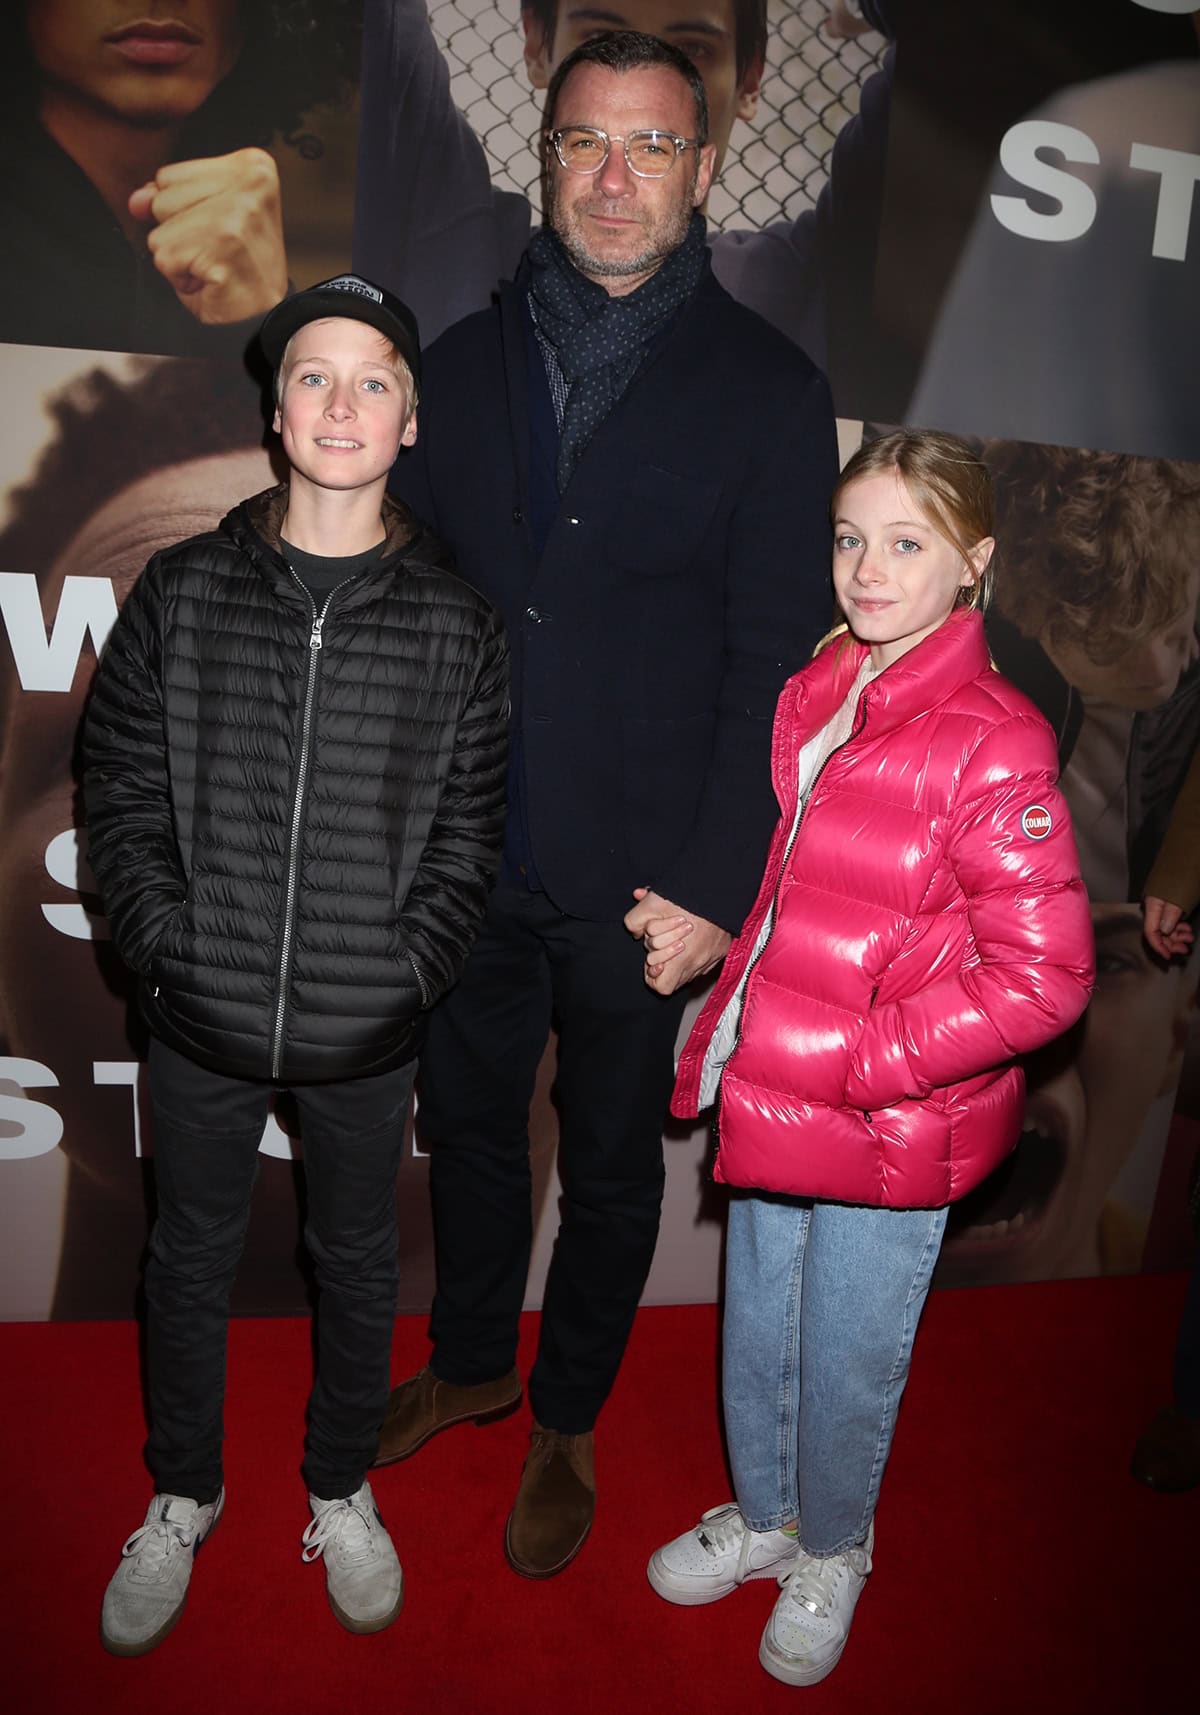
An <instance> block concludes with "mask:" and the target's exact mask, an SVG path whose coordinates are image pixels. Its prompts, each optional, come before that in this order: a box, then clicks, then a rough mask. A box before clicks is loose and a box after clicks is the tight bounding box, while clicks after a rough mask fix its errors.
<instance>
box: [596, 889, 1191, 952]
mask: <svg viewBox="0 0 1200 1715" xmlns="http://www.w3.org/2000/svg"><path fill="white" fill-rule="evenodd" d="M626 921H628V919H626ZM1142 933H1143V934H1144V935H1145V937H1146V939H1147V941H1149V943H1150V945H1151V946H1152V947H1153V948H1154V951H1155V952H1156V953H1157V954H1158V956H1159V958H1160V959H1178V958H1182V957H1183V955H1184V954H1185V953H1186V952H1187V951H1188V949H1189V947H1190V946H1191V944H1192V942H1193V941H1194V940H1195V938H1196V937H1195V935H1194V933H1193V931H1192V926H1191V924H1190V923H1185V922H1183V912H1182V911H1181V910H1180V908H1179V906H1178V905H1172V903H1171V901H1170V900H1169V899H1156V898H1154V897H1153V895H1150V894H1148V895H1147V896H1146V898H1145V899H1144V900H1143V901H1142Z"/></svg>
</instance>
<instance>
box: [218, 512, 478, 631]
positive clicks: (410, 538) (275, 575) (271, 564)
mask: <svg viewBox="0 0 1200 1715" xmlns="http://www.w3.org/2000/svg"><path fill="white" fill-rule="evenodd" d="M287 502H288V487H287V484H286V483H280V484H279V486H278V487H277V488H267V489H264V490H263V492H262V493H261V494H255V495H251V497H250V499H249V500H243V501H242V502H241V503H240V505H238V506H235V507H234V508H233V510H232V512H230V513H229V514H228V515H227V516H226V517H225V518H224V519H223V520H222V522H221V528H222V530H223V531H224V532H225V533H226V534H227V535H228V536H231V537H232V538H233V540H234V541H235V542H236V543H237V545H238V547H239V548H240V549H241V550H242V552H243V553H244V554H246V555H248V556H249V558H250V559H251V560H253V561H254V564H255V565H256V566H257V567H258V570H259V571H260V572H261V574H262V576H263V577H264V578H265V579H266V580H267V582H268V584H270V586H271V588H272V589H273V590H274V591H275V593H276V594H277V595H280V596H282V597H283V598H284V599H286V600H287V602H288V603H289V605H292V604H295V605H297V606H301V607H302V606H303V605H304V598H303V596H302V595H301V593H300V591H299V589H297V587H296V585H295V583H294V581H293V579H292V577H291V575H290V573H289V571H288V568H287V562H286V561H285V559H284V557H283V549H282V537H281V534H280V532H281V529H282V526H283V520H284V517H285V516H286V514H287ZM383 528H384V544H383V557H382V559H381V560H380V562H379V564H378V565H377V566H375V567H374V568H373V569H372V570H371V572H370V573H368V574H366V575H365V576H364V577H363V578H362V579H361V580H359V581H360V582H361V584H362V586H363V588H364V589H365V590H369V589H374V588H375V587H376V582H377V580H378V578H379V577H380V575H381V574H391V573H392V572H394V571H396V570H397V569H398V562H400V561H401V560H402V559H403V560H420V561H424V562H430V563H434V564H441V563H443V560H444V556H443V554H442V552H441V550H440V548H439V544H438V543H437V539H436V537H434V536H433V535H432V534H431V532H430V531H428V530H426V529H425V528H424V527H423V526H422V525H421V524H420V523H419V522H418V521H417V519H416V517H415V516H414V515H413V513H412V512H410V511H409V509H408V507H407V506H405V505H404V504H403V503H402V502H401V501H399V500H395V499H393V497H392V496H391V495H390V494H385V495H384V497H383ZM357 593H358V585H357V584H356V585H355V587H354V588H353V589H351V590H348V591H347V592H346V596H347V599H349V598H350V597H352V596H355V595H357ZM341 600H342V598H341V597H339V605H340V604H341Z"/></svg>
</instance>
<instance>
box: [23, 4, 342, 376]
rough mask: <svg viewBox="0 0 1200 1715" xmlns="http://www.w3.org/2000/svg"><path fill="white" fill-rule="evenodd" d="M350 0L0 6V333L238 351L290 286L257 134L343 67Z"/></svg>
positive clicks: (266, 159)
mask: <svg viewBox="0 0 1200 1715" xmlns="http://www.w3.org/2000/svg"><path fill="white" fill-rule="evenodd" d="M356 7H357V10H358V12H361V5H360V4H359V0H302V3H301V4H300V5H296V6H291V7H288V8H286V9H284V8H278V7H251V6H247V5H244V4H242V3H241V0H21V4H19V5H16V6H13V7H9V8H6V9H5V16H4V18H3V21H0V136H2V137H3V139H4V141H5V143H6V144H7V148H6V159H7V167H6V172H5V176H4V181H3V185H2V187H0V214H2V215H3V220H4V230H5V234H6V237H7V240H8V243H9V246H10V249H11V253H12V255H13V256H19V257H20V258H21V265H20V267H19V268H18V267H12V268H9V269H8V270H7V272H6V276H5V280H4V283H3V286H0V340H5V341H10V342H20V343H28V344H35V345H78V346H84V347H91V348H94V349H113V350H117V351H153V352H169V353H174V354H192V353H194V354H196V355H203V356H212V355H219V354H222V353H227V354H231V355H240V354H241V352H242V350H243V349H244V347H245V346H246V344H247V342H248V340H249V338H250V336H251V334H252V333H253V331H254V329H255V327H256V326H257V323H258V322H259V321H260V320H261V319H262V317H263V315H264V314H265V313H266V311H267V310H269V309H270V308H271V307H272V305H274V304H276V303H278V302H279V300H280V299H281V298H282V297H283V296H284V294H285V293H286V291H287V288H288V262H287V255H286V252H285V245H284V231H283V220H282V212H281V208H280V192H279V170H278V167H277V166H276V163H275V160H274V158H273V157H272V156H271V155H270V154H269V153H268V152H267V150H266V148H265V147H264V146H263V145H266V144H267V143H269V142H270V140H271V138H272V136H273V135H274V134H275V133H276V132H283V133H287V132H289V131H293V130H295V129H296V127H297V122H298V120H299V118H300V116H301V115H302V114H303V113H304V112H305V111H306V109H307V108H310V107H312V106H313V105H314V104H316V103H318V102H321V101H330V100H332V99H333V98H334V97H335V96H337V95H339V94H340V93H341V92H342V90H343V89H344V88H346V87H347V86H348V84H349V81H350V80H351V79H352V78H353V77H355V76H356V75H357V54H356V48H357V42H358V34H359V24H360V19H359V17H358V16H357V15H356ZM34 280H36V282H37V287H36V290H35V289H32V288H31V285H30V282H31V281H34Z"/></svg>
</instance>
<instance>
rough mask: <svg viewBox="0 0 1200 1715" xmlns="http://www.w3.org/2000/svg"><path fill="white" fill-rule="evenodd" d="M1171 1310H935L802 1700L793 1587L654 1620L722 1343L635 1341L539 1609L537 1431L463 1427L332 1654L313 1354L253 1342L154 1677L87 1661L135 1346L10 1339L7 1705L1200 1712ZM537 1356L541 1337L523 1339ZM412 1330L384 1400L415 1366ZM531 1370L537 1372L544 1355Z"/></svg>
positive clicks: (128, 1338)
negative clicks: (570, 1556)
mask: <svg viewBox="0 0 1200 1715" xmlns="http://www.w3.org/2000/svg"><path fill="white" fill-rule="evenodd" d="M1181 1302H1182V1282H1181V1280H1179V1279H1177V1278H1173V1277H1171V1278H1162V1277H1160V1278H1153V1277H1151V1278H1146V1279H1129V1280H1097V1281H1076V1282H1063V1283H1058V1284H1055V1285H1050V1286H1033V1287H1003V1288H992V1289H982V1290H974V1291H963V1292H957V1293H946V1292H943V1293H940V1294H935V1295H934V1297H933V1298H932V1299H931V1301H930V1305H929V1309H928V1312H927V1315H926V1318H925V1323H924V1325H923V1328H922V1331H921V1337H920V1338H919V1340H918V1342H917V1349H916V1358H915V1362H914V1366H913V1374H912V1379H911V1382H910V1385H909V1389H908V1394H907V1397H906V1400H905V1404H904V1408H903V1410H902V1411H901V1414H900V1425H899V1430H898V1434H897V1439H896V1447H895V1452H894V1456H893V1459H892V1463H891V1467H890V1469H889V1471H888V1475H887V1479H886V1481H885V1483H884V1489H883V1498H882V1502H881V1505H880V1508H879V1513H878V1519H877V1549H876V1571H875V1573H874V1575H873V1576H872V1578H871V1579H870V1581H869V1583H868V1585H867V1588H866V1591H865V1593H864V1595H863V1599H862V1602H861V1604H860V1606H859V1610H858V1617H857V1619H856V1622H855V1628H854V1633H853V1636H852V1637H851V1640H850V1644H849V1647H848V1648H847V1651H846V1655H845V1657H844V1659H843V1661H842V1663H841V1665H840V1666H839V1667H838V1669H837V1671H836V1672H835V1673H834V1674H833V1676H832V1677H831V1678H830V1679H828V1680H826V1681H825V1682H824V1684H822V1685H820V1686H817V1687H815V1688H813V1689H810V1690H793V1689H789V1688H787V1687H784V1686H781V1685H777V1684H776V1683H775V1682H774V1681H773V1680H770V1679H768V1678H767V1677H766V1675H765V1674H764V1673H763V1672H762V1670H761V1669H760V1668H759V1666H758V1662H757V1649H758V1637H759V1633H760V1631H761V1628H762V1625H763V1622H764V1621H765V1617H766V1614H767V1612H768V1610H769V1608H770V1605H771V1602H772V1600H773V1591H774V1586H773V1585H768V1584H766V1583H756V1584H752V1585H750V1586H748V1587H747V1588H746V1589H744V1590H741V1591H738V1592H736V1593H735V1594H734V1595H732V1596H730V1597H728V1598H727V1599H726V1600H725V1601H724V1602H721V1603H718V1604H715V1605H714V1606H712V1607H708V1608H695V1609H683V1608H672V1607H670V1606H668V1605H667V1604H666V1603H663V1602H660V1601H659V1600H658V1598H657V1597H655V1595H654V1594H653V1592H652V1591H651V1590H650V1587H649V1586H648V1584H647V1583H646V1581H645V1577H644V1573H643V1568H644V1565H645V1562H646V1559H647V1557H648V1555H649V1554H650V1552H651V1550H652V1549H653V1548H655V1547H656V1546H657V1545H658V1544H659V1543H660V1542H661V1541H663V1540H665V1539H666V1538H667V1537H669V1536H673V1535H674V1534H676V1532H678V1531H679V1530H682V1529H684V1528H685V1527H686V1526H687V1525H689V1524H690V1523H693V1522H694V1521H695V1519H696V1518H697V1517H698V1515H699V1513H700V1511H701V1510H703V1508H705V1507H707V1506H711V1505H714V1504H715V1503H716V1502H718V1501H720V1500H722V1499H724V1498H725V1497H726V1495H727V1493H728V1487H727V1479H726V1477H725V1475H724V1471H723V1466H722V1462H721V1450H720V1442H719V1438H718V1429H717V1415H716V1410H715V1346H716V1313H715V1311H714V1310H713V1309H712V1308H710V1307H693V1308H687V1309H675V1310H646V1311H643V1312H642V1313H641V1314H640V1316H639V1317H638V1322H637V1327H636V1329H635V1332H634V1337H633V1341H632V1343H631V1346H630V1351H629V1356H628V1359H627V1362H626V1364H625V1367H624V1369H623V1371H622V1374H621V1379H620V1382H619V1384H618V1387H617V1390H616V1392H615V1393H614V1395H613V1398H612V1401H611V1402H610V1404H609V1406H608V1408H607V1410H606V1413H605V1416H604V1418H603V1420H602V1435H601V1438H600V1445H599V1451H598V1457H597V1465H598V1479H599V1484H600V1495H601V1504H600V1508H599V1513H598V1518H597V1522H596V1527H595V1529H594V1531H593V1533H592V1537H591V1540H590V1542H589V1543H588V1545H587V1547H586V1548H585V1549H584V1551H583V1554H582V1555H581V1557H580V1559H579V1560H578V1562H577V1563H576V1564H575V1565H574V1566H573V1567H571V1568H570V1569H569V1570H568V1571H567V1572H566V1573H565V1574H563V1575H562V1576H561V1577H559V1578H556V1579H553V1580H551V1581H549V1582H548V1583H545V1584H534V1583H528V1582H526V1581H524V1580H522V1579H519V1578H517V1577H515V1576H514V1575H513V1574H512V1573H511V1572H510V1571H509V1570H508V1567H507V1566H506V1564H505V1562H504V1558H503V1553H502V1549H501V1537H502V1532H503V1526H504V1519H505V1516H506V1514H507V1511H508V1508H509V1505H510V1501H511V1494H512V1490H513V1488H514V1486H515V1483H516V1478H517V1473H518V1470H519V1467H520V1463H521V1459H522V1456H523V1445H524V1439H525V1436H526V1434H527V1430H528V1418H527V1413H526V1412H522V1413H520V1414H518V1415H517V1416H516V1417H513V1418H509V1419H508V1420H507V1421H505V1422H503V1423H501V1424H497V1425H494V1426H491V1427H489V1428H486V1429H476V1428H474V1427H473V1426H467V1427H464V1428H462V1429H458V1430H454V1431H452V1432H450V1433H448V1434H447V1435H445V1436H443V1437H441V1438H440V1439H439V1440H438V1441H435V1442H433V1443H431V1445H430V1446H429V1447H428V1448H426V1449H425V1450H424V1451H423V1452H422V1453H420V1454H419V1455H418V1456H417V1457H416V1458H415V1459H414V1460H412V1461H411V1462H410V1463H408V1464H406V1465H399V1466H393V1467H392V1468H391V1469H390V1470H387V1471H383V1472H379V1473H377V1484H376V1492H377V1496H378V1498H379V1500H380V1503H381V1506H382V1509H383V1512H384V1516H385V1518H386V1519H387V1521H388V1525H389V1527H390V1529H391V1531H392V1533H393V1535H394V1537H395V1539H396V1542H397V1546H398V1548H399V1552H400V1558H401V1561H402V1563H403V1565H404V1569H405V1576H406V1584H407V1599H406V1603H405V1608H404V1611H403V1613H402V1614H401V1616H400V1618H399V1620H398V1621H397V1623H396V1624H395V1625H394V1626H393V1627H392V1628H391V1630H390V1631H388V1632H386V1633H383V1634H381V1635H379V1636H376V1637H367V1638H358V1637H352V1636H350V1635H349V1634H348V1633H346V1632H344V1631H343V1630H342V1629H341V1628H340V1627H339V1626H338V1625H337V1623H336V1622H335V1621H334V1619H333V1617H332V1615H331V1614H330V1613H329V1610H328V1608H327V1606H326V1603H325V1594H324V1578H323V1575H322V1572H321V1570H320V1567H319V1565H318V1566H315V1567H307V1566H304V1565H302V1564H301V1560H300V1552H299V1550H300V1542H299V1537H300V1532H301V1530H302V1529H303V1527H304V1525H305V1523H306V1522H307V1516H308V1515H307V1511H306V1509H305V1503H304V1495H303V1491H302V1489H301V1486H300V1483H299V1479H298V1477H297V1475H296V1468H297V1464H298V1461H299V1453H300V1434H301V1415H302V1408H303V1403H304V1397H305V1393H306V1390H307V1374H308V1363H309V1340H308V1327H307V1324H306V1323H304V1322H296V1321H273V1322H272V1321H256V1322H242V1323H239V1324H237V1325H235V1327H234V1329H233V1334H232V1340H231V1353H230V1388H229V1396H230V1397H229V1415H228V1428H229V1445H228V1458H227V1482H228V1490H229V1500H228V1506H227V1510H226V1513H225V1517H224V1519H223V1520H222V1522H221V1525H220V1527H219V1529H218V1530H217V1532H216V1534H215V1535H214V1536H213V1538H212V1540H211V1542H210V1543H209V1544H208V1545H207V1546H206V1547H205V1550H204V1552H203V1553H202V1555H201V1556H200V1559H199V1562H198V1565H197V1571H196V1574H195V1577H194V1578H193V1582H192V1591H191V1596H190V1598H189V1603H188V1609H187V1612H186V1613H185V1615H184V1617H183V1619H182V1621H181V1622H180V1625H179V1627H178V1628H177V1630H176V1631H175V1632H174V1633H173V1634H172V1636H171V1637H170V1638H168V1639H167V1640H166V1642H165V1643H164V1644H163V1645H162V1646H161V1647H160V1648H159V1649H158V1650H157V1651H156V1652H155V1653H154V1654H152V1655H150V1656H147V1657H144V1658H143V1659H141V1660H138V1661H118V1660H115V1659H113V1658H112V1657H110V1656H108V1655H106V1654H105V1653H104V1651H103V1650H102V1649H101V1647H100V1644H99V1642H98V1639H97V1616H98V1613H99V1605H100V1597H101V1593H102V1591H103V1588H104V1584H105V1582H106V1581H107V1578H108V1576H109V1574H110V1572H111V1571H112V1568H113V1566H114V1564H115V1561H116V1556H117V1554H118V1551H119V1549H120V1545H121V1542H122V1540H123V1538H124V1536H125V1535H126V1534H127V1533H128V1532H129V1531H130V1530H132V1529H133V1528H134V1527H135V1526H136V1525H137V1524H139V1523H140V1522H141V1518H142V1515H143V1512H144V1510H145V1506H146V1503H147V1500H148V1498H149V1492H150V1491H149V1485H148V1482H147V1479H146V1477H145V1475H144V1473H143V1471H142V1468H141V1465H140V1461H139V1457H138V1449H139V1447H140V1444H141V1438H142V1433H143V1430H142V1422H141V1415H140V1405H139V1396H138V1388H137V1354H136V1336H135V1330H134V1328H133V1327H132V1326H131V1325H130V1324H127V1323H84V1324H57V1325H44V1324H9V1325H7V1326H0V1355H2V1359H3V1373H4V1376H5V1378H6V1381H7V1384H8V1386H7V1389H6V1398H7V1405H6V1409H5V1412H4V1416H3V1427H2V1429H0V1437H2V1445H3V1453H4V1464H5V1468H6V1470H7V1471H8V1473H9V1479H8V1483H7V1489H8V1494H9V1500H8V1504H7V1506H6V1508H5V1515H6V1516H5V1527H6V1528H5V1533H4V1535H5V1543H4V1551H3V1564H4V1572H3V1581H4V1589H3V1593H2V1594H3V1600H2V1605H0V1613H2V1615H3V1634H4V1640H5V1651H4V1672H3V1679H2V1681H0V1684H2V1685H3V1697H4V1706H5V1707H6V1709H8V1710H11V1711H14V1712H18V1715H66V1712H67V1711H72V1712H73V1711H76V1710H78V1711H81V1712H84V1715H109V1712H110V1711H111V1712H114V1715H115V1712H116V1711H121V1712H122V1715H129V1712H130V1711H147V1712H148V1711H155V1712H161V1715H200V1712H201V1711H203V1712H204V1715H248V1712H251V1711H255V1712H263V1715H274V1712H275V1711H288V1712H289V1715H310V1712H311V1715H316V1712H321V1715H324V1712H325V1711H329V1712H330V1715H342V1712H343V1711H348V1712H354V1715H357V1712H359V1711H361V1712H363V1715H366V1712H368V1711H370V1712H374V1711H379V1710H383V1711H387V1712H388V1715H391V1712H393V1711H394V1712H396V1715H400V1712H408V1711H433V1712H441V1711H445V1712H447V1715H459V1712H464V1715H468V1712H469V1715H475V1712H479V1715H509V1712H510V1711H511V1712H513V1715H516V1712H518V1711H520V1712H521V1715H543V1712H546V1715H549V1712H559V1711H561V1712H562V1715H643V1712H650V1711H653V1712H654V1715H676V1712H678V1715H708V1712H710V1711H711V1712H716V1711H721V1712H722V1715H725V1712H729V1715H735V1712H740V1711H742V1710H747V1709H748V1710H752V1711H759V1710H761V1711H764V1712H767V1715H769V1712H771V1711H776V1710H778V1711H783V1710H785V1709H788V1708H791V1709H799V1708H801V1706H803V1707H805V1708H811V1709H816V1710H821V1711H829V1712H831V1715H832V1712H839V1711H845V1712H853V1715H860V1712H866V1711H871V1712H874V1711H886V1712H889V1715H910V1712H911V1715H992V1712H995V1715H1002V1712H1003V1715H1014V1712H1017V1711H1020V1712H1021V1715H1029V1712H1032V1711H1042V1710H1045V1711H1058V1712H1063V1715H1108V1712H1110V1711H1111V1712H1112V1715H1143V1712H1150V1711H1154V1712H1156V1715H1157V1712H1158V1711H1170V1710H1180V1711H1183V1710H1185V1709H1187V1708H1196V1707H1197V1699H1196V1691H1197V1668H1196V1665H1195V1664H1196V1660H1197V1657H1196V1648H1195V1642H1196V1623H1197V1609H1196V1596H1197V1578H1196V1573H1195V1550H1194V1547H1193V1539H1194V1536H1195V1533H1196V1530H1197V1524H1198V1522H1200V1491H1196V1492H1194V1493H1192V1494H1190V1495H1185V1496H1181V1497H1166V1496H1159V1495H1154V1494H1151V1493H1149V1492H1148V1491H1147V1490H1145V1489H1143V1488H1141V1487H1140V1486H1139V1485H1138V1484H1137V1483H1135V1482H1133V1481H1132V1479H1131V1478H1130V1477H1129V1476H1128V1472H1127V1467H1128V1461H1129V1453H1130V1449H1131V1447H1132V1444H1133V1441H1134V1439H1135V1438H1136V1435H1137V1432H1138V1430H1139V1429H1140V1427H1141V1426H1142V1424H1143V1422H1144V1421H1145V1420H1146V1419H1147V1418H1148V1417H1149V1416H1150V1415H1151V1414H1152V1412H1153V1411H1154V1410H1155V1409H1157V1407H1158V1406H1159V1405H1160V1404H1162V1403H1163V1402H1164V1400H1165V1397H1166V1392H1167V1385H1168V1382H1167V1378H1168V1375H1169V1363H1170V1353H1171V1347H1172V1342H1173V1337H1174V1327H1175V1321H1176V1318H1177V1316H1178V1312H1179V1307H1180V1304H1181ZM526 1322H527V1324H528V1326H527V1327H526V1329H525V1339H526V1342H527V1343H528V1342H531V1340H532V1336H533V1333H534V1325H535V1318H533V1317H528V1318H526ZM425 1349H426V1348H425V1341H424V1328H423V1322H422V1320H419V1319H415V1318H409V1319H406V1320H405V1321H403V1322H401V1323H399V1324H398V1326H397V1332H396V1371H397V1373H405V1372H407V1371H408V1370H409V1369H411V1368H413V1367H415V1366H416V1365H417V1364H418V1363H420V1362H421V1361H422V1360H423V1357H424V1354H425ZM524 1356H525V1358H526V1359H527V1357H528V1351H526V1353H525V1354H524Z"/></svg>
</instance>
